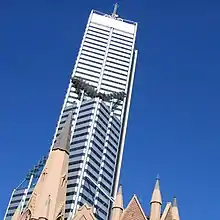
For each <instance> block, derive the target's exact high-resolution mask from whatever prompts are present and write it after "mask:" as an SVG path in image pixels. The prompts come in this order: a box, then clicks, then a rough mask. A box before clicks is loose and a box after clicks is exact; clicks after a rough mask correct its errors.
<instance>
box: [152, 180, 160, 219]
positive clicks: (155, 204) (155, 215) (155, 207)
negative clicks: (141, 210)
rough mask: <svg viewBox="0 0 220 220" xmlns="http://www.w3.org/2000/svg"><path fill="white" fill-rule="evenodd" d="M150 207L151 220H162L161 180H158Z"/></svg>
mask: <svg viewBox="0 0 220 220" xmlns="http://www.w3.org/2000/svg"><path fill="white" fill-rule="evenodd" d="M150 205H151V211H150V220H160V215H161V206H162V198H161V193H160V183H159V178H157V180H156V184H155V187H154V191H153V194H152V198H151V202H150Z"/></svg>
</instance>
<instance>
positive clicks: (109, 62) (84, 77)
mask: <svg viewBox="0 0 220 220" xmlns="http://www.w3.org/2000/svg"><path fill="white" fill-rule="evenodd" d="M115 9H116V8H115ZM136 32H137V23H135V22H132V21H128V20H124V19H121V18H119V17H118V16H117V15H116V10H114V13H113V14H112V15H107V14H104V13H101V12H97V11H94V10H93V11H91V13H90V16H89V19H88V23H87V25H86V29H85V33H84V36H83V39H82V43H81V46H80V49H79V53H78V56H77V59H76V63H75V66H74V69H73V73H72V76H71V80H70V83H69V87H68V90H67V93H66V96H65V100H64V104H63V106H62V110H61V114H60V117H59V120H58V124H57V127H56V131H55V135H54V138H53V143H52V146H53V145H54V143H55V142H56V139H57V137H58V136H59V134H60V131H61V130H62V126H63V124H64V123H65V121H66V119H67V116H68V114H69V112H70V111H73V121H72V129H71V130H72V137H71V142H70V156H69V170H68V184H67V194H66V211H65V213H66V214H65V219H71V217H72V216H73V215H74V214H75V213H76V211H77V209H78V208H79V207H80V206H82V205H83V204H85V203H87V204H89V205H92V206H94V214H95V216H96V218H97V219H100V220H105V219H106V218H107V217H108V214H109V209H110V207H111V204H112V202H113V201H114V198H115V195H116V191H117V188H118V182H119V176H120V169H121V162H122V155H123V148H124V142H125V135H126V128H127V121H128V113H129V107H130V101H131V93H132V86H133V79H134V73H135V66H136V60H137V50H135V39H136ZM77 80H78V81H77ZM79 80H81V82H82V81H83V83H84V84H83V86H84V87H85V85H86V87H87V89H86V88H83V87H82V86H81V87H80V86H79ZM89 91H90V92H89ZM91 91H92V92H91ZM18 190H19V193H17V192H18ZM28 190H29V192H28V194H27V190H23V189H17V190H16V191H15V192H14V195H12V197H11V202H10V204H9V207H8V209H7V213H6V215H5V219H6V220H9V219H11V216H12V214H13V212H14V210H15V209H16V205H18V204H19V201H20V200H21V198H22V197H24V196H23V194H24V193H26V194H27V195H28V196H26V202H27V201H28V198H29V195H30V194H31V191H32V187H29V188H28ZM16 195H19V196H17V197H16Z"/></svg>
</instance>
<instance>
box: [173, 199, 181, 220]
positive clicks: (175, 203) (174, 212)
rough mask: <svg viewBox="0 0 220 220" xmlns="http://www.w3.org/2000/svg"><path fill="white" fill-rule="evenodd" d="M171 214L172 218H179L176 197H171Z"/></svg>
mask: <svg viewBox="0 0 220 220" xmlns="http://www.w3.org/2000/svg"><path fill="white" fill-rule="evenodd" d="M172 216H173V220H180V216H179V209H178V206H177V200H176V197H174V198H173V204H172Z"/></svg>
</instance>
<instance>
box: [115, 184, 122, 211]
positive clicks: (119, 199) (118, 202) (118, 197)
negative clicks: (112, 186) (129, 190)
mask: <svg viewBox="0 0 220 220" xmlns="http://www.w3.org/2000/svg"><path fill="white" fill-rule="evenodd" d="M113 208H120V209H122V210H123V196H122V185H120V186H119V188H118V193H117V195H116V198H115V202H114V205H113Z"/></svg>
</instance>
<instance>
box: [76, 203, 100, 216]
mask: <svg viewBox="0 0 220 220" xmlns="http://www.w3.org/2000/svg"><path fill="white" fill-rule="evenodd" d="M95 219H96V218H95V216H94V214H93V211H92V207H89V206H88V205H87V204H85V205H83V206H82V207H80V208H79V210H78V211H77V213H76V215H75V216H74V217H73V220H95Z"/></svg>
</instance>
